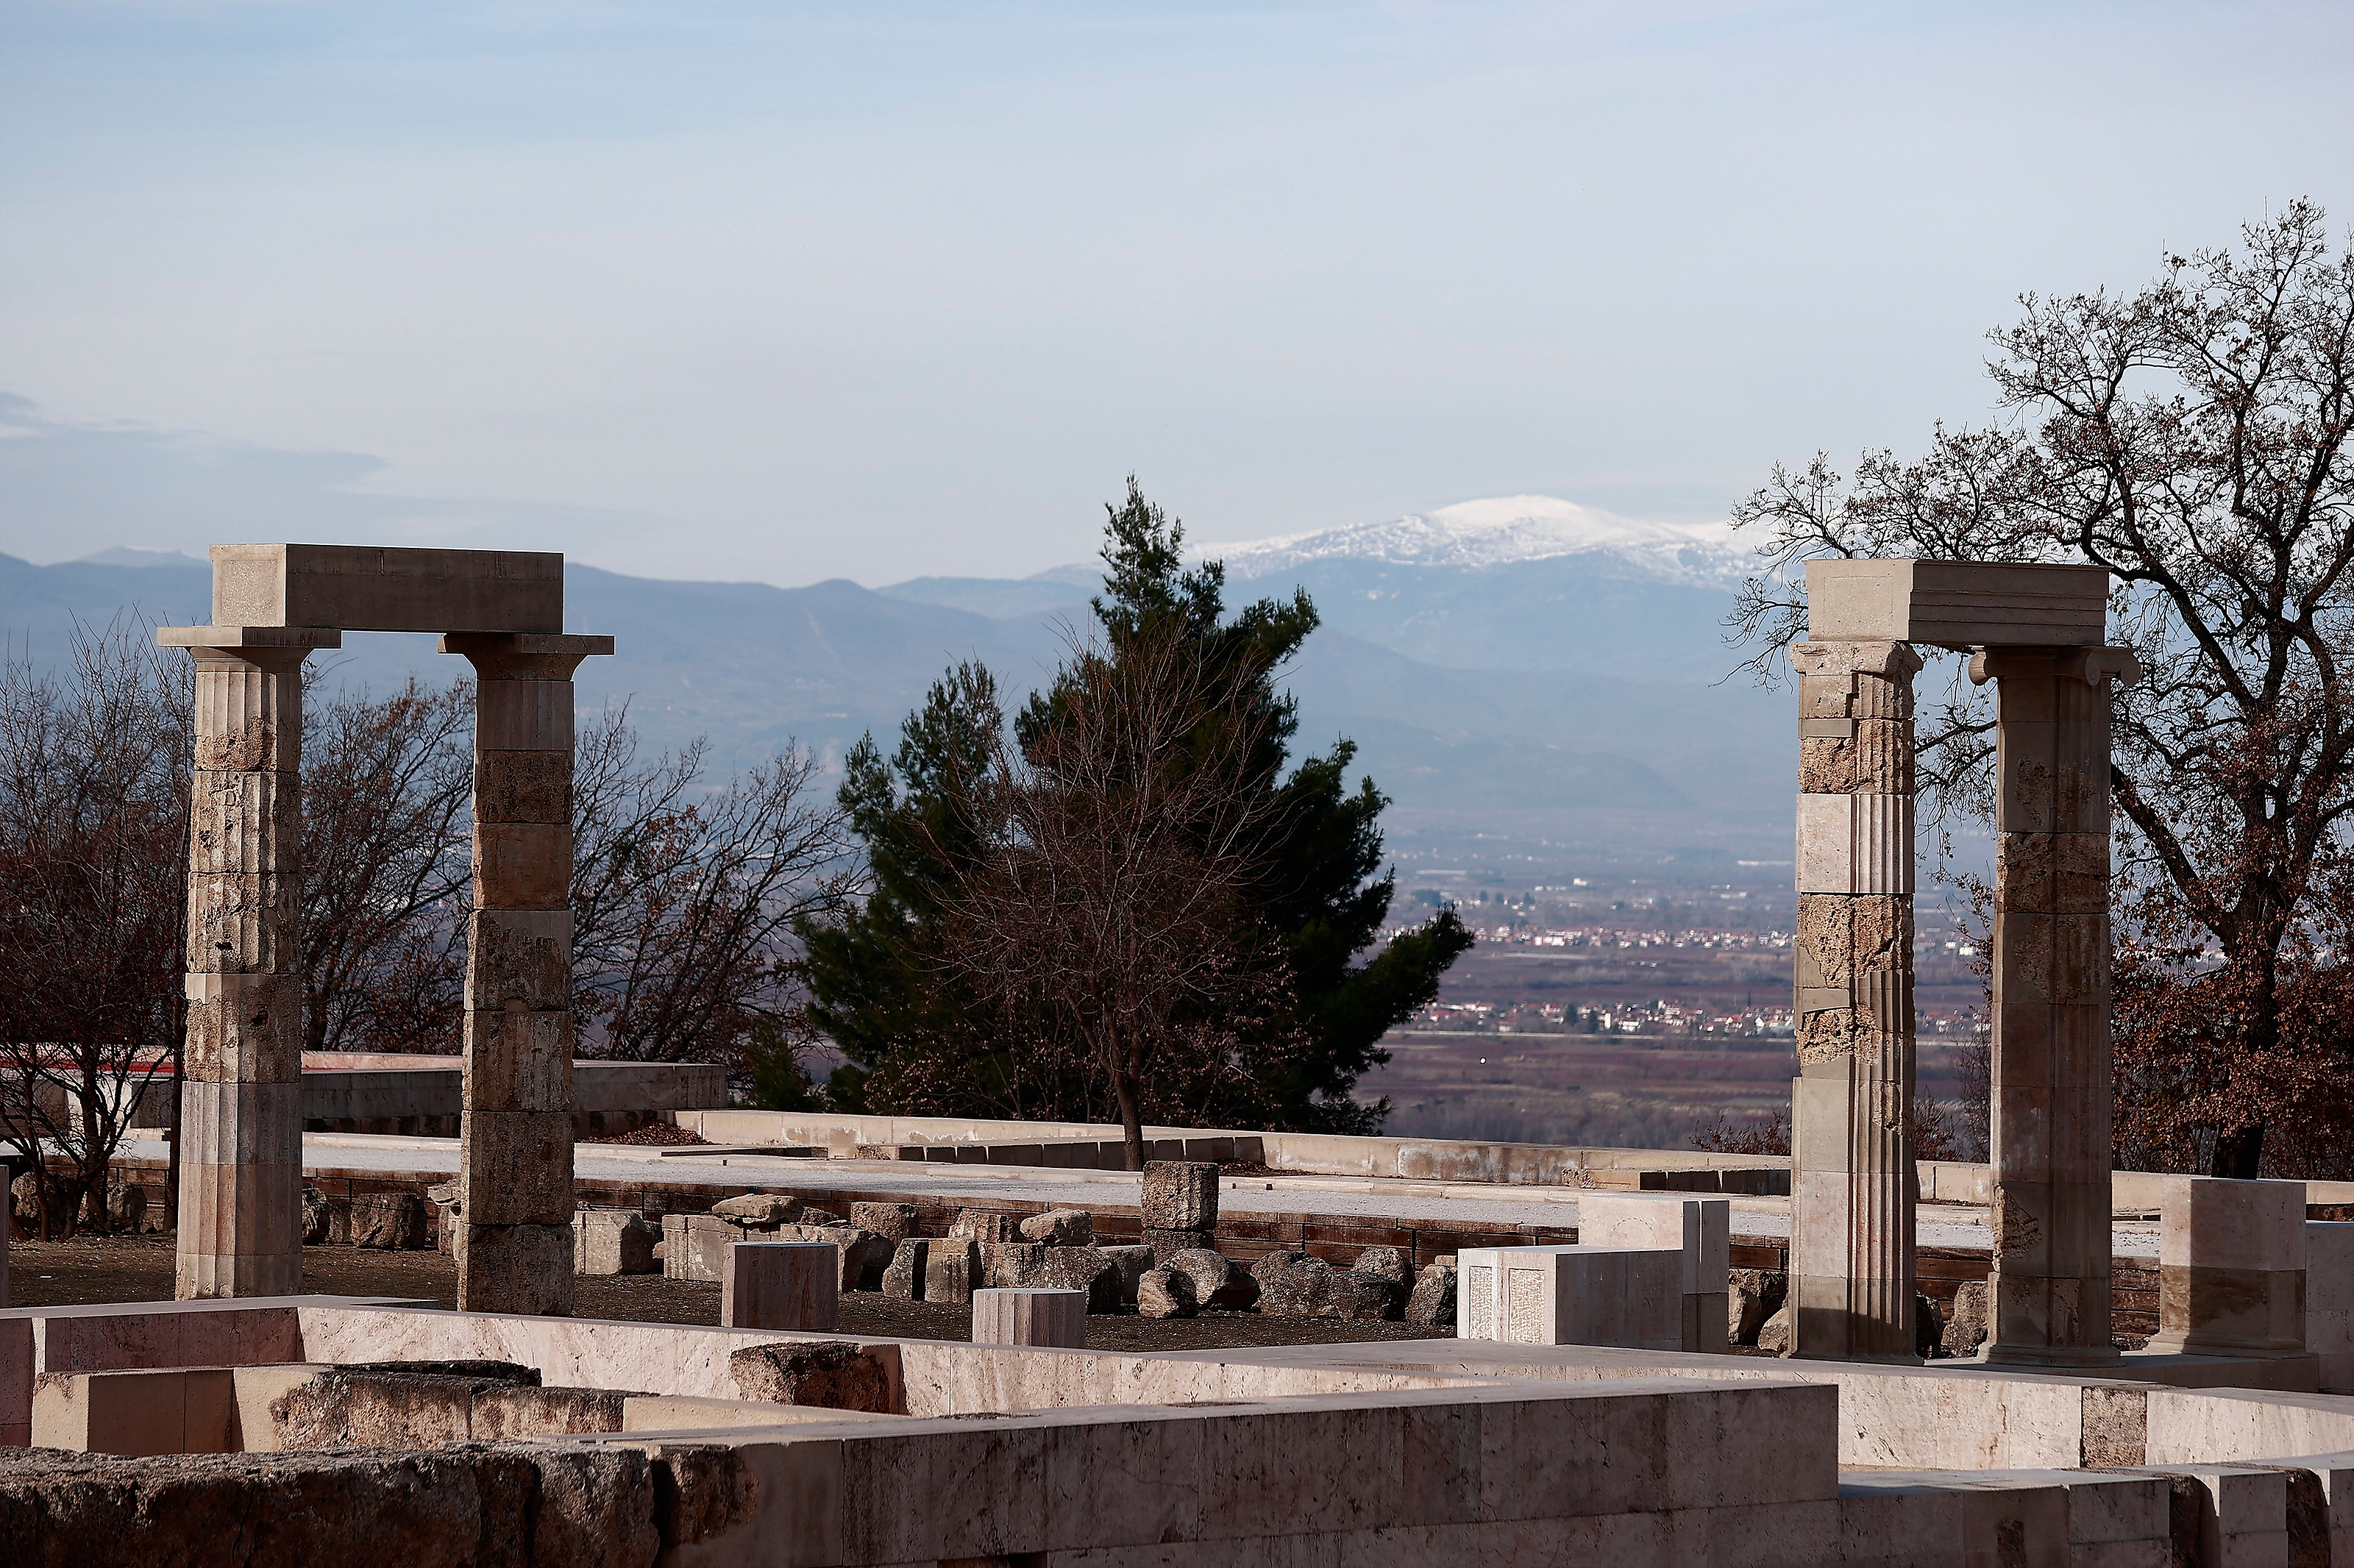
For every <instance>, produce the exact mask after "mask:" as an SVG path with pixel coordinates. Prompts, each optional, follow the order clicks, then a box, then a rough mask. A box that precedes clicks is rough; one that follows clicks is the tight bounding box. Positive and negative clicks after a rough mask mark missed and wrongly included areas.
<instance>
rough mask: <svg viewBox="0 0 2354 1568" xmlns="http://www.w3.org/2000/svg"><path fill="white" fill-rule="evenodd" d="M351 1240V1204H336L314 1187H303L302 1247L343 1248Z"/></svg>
mask: <svg viewBox="0 0 2354 1568" xmlns="http://www.w3.org/2000/svg"><path fill="white" fill-rule="evenodd" d="M351 1239H352V1206H351V1202H350V1201H349V1200H348V1199H346V1200H343V1201H340V1202H339V1201H337V1200H335V1199H333V1198H329V1197H327V1196H325V1195H324V1194H323V1193H321V1192H320V1191H319V1190H318V1189H317V1188H315V1187H305V1188H303V1189H302V1244H303V1245H305V1246H327V1245H335V1246H343V1245H348V1244H349V1243H350V1241H351Z"/></svg>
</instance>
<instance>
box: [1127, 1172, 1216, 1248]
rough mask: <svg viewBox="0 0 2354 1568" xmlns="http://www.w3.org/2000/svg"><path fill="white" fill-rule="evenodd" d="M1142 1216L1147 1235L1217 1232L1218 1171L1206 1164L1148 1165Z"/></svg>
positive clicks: (1145, 1173)
mask: <svg viewBox="0 0 2354 1568" xmlns="http://www.w3.org/2000/svg"><path fill="white" fill-rule="evenodd" d="M1142 1212H1143V1215H1144V1228H1145V1229H1146V1230H1148V1231H1211V1230H1215V1229H1217V1226H1218V1168H1217V1167H1216V1166H1215V1165H1213V1164H1210V1163H1209V1162H1207V1161H1205V1160H1149V1161H1147V1162H1146V1164H1145V1167H1144V1182H1143V1195H1142Z"/></svg>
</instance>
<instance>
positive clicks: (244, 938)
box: [188, 868, 302, 974]
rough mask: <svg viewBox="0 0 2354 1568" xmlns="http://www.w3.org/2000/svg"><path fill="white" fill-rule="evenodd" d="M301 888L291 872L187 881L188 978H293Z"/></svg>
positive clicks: (200, 875) (199, 877)
mask: <svg viewBox="0 0 2354 1568" xmlns="http://www.w3.org/2000/svg"><path fill="white" fill-rule="evenodd" d="M301 914H302V881H301V878H300V877H299V876H298V875H296V874H293V873H292V868H289V869H287V870H282V871H277V872H266V873H261V874H243V875H240V874H228V873H219V874H205V873H196V874H191V875H190V876H189V878H188V972H189V973H190V974H271V973H287V972H291V971H292V969H293V966H294V964H295V962H296V959H297V957H298V953H297V950H296V948H295V946H294V944H295V942H296V941H297V940H298V938H297V936H296V932H297V930H298V922H299V920H300V917H301Z"/></svg>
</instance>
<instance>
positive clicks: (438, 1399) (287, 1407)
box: [270, 1367, 513, 1449]
mask: <svg viewBox="0 0 2354 1568" xmlns="http://www.w3.org/2000/svg"><path fill="white" fill-rule="evenodd" d="M511 1386H513V1385H512V1383H511V1382H510V1381H509V1380H508V1379H505V1378H503V1377H497V1376H482V1377H469V1376H465V1375H463V1374H459V1373H435V1372H389V1371H373V1370H369V1369H366V1368H357V1367H336V1368H333V1369H330V1370H329V1371H326V1372H322V1373H321V1374H320V1375H319V1376H317V1377H315V1378H313V1379H311V1380H310V1381H308V1382H306V1383H298V1384H296V1385H295V1386H294V1387H293V1388H291V1389H289V1390H287V1392H286V1393H282V1394H280V1395H279V1396H278V1397H277V1398H276V1399H275V1400H273V1401H271V1403H270V1417H271V1420H272V1422H273V1424H274V1425H275V1426H276V1436H277V1440H278V1446H279V1447H280V1448H281V1449H298V1448H346V1447H356V1448H433V1447H439V1446H442V1445H444V1444H449V1443H464V1442H467V1441H469V1440H470V1439H471V1438H472V1436H473V1408H474V1396H475V1395H476V1394H477V1393H482V1392H485V1391H488V1390H493V1389H503V1388H507V1387H511Z"/></svg>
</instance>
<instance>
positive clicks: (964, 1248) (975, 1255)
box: [924, 1236, 986, 1304]
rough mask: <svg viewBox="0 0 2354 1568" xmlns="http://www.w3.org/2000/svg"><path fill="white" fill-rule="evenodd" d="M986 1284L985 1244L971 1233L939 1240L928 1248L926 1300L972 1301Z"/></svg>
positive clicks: (926, 1250) (925, 1275)
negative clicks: (983, 1258) (983, 1245)
mask: <svg viewBox="0 0 2354 1568" xmlns="http://www.w3.org/2000/svg"><path fill="white" fill-rule="evenodd" d="M985 1283H986V1280H985V1278H984V1276H983V1272H982V1266H981V1244H980V1243H979V1242H976V1241H974V1240H973V1239H972V1238H971V1237H970V1236H954V1237H950V1238H949V1239H947V1240H944V1241H936V1242H933V1243H931V1244H930V1245H929V1246H928V1247H927V1248H926V1249H925V1253H924V1299H925V1300H927V1301H944V1302H949V1303H951V1304H953V1303H957V1302H964V1301H970V1300H971V1299H972V1293H973V1292H974V1291H975V1290H977V1289H980V1288H981V1287H982V1286H983V1285H984V1284H985Z"/></svg>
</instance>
